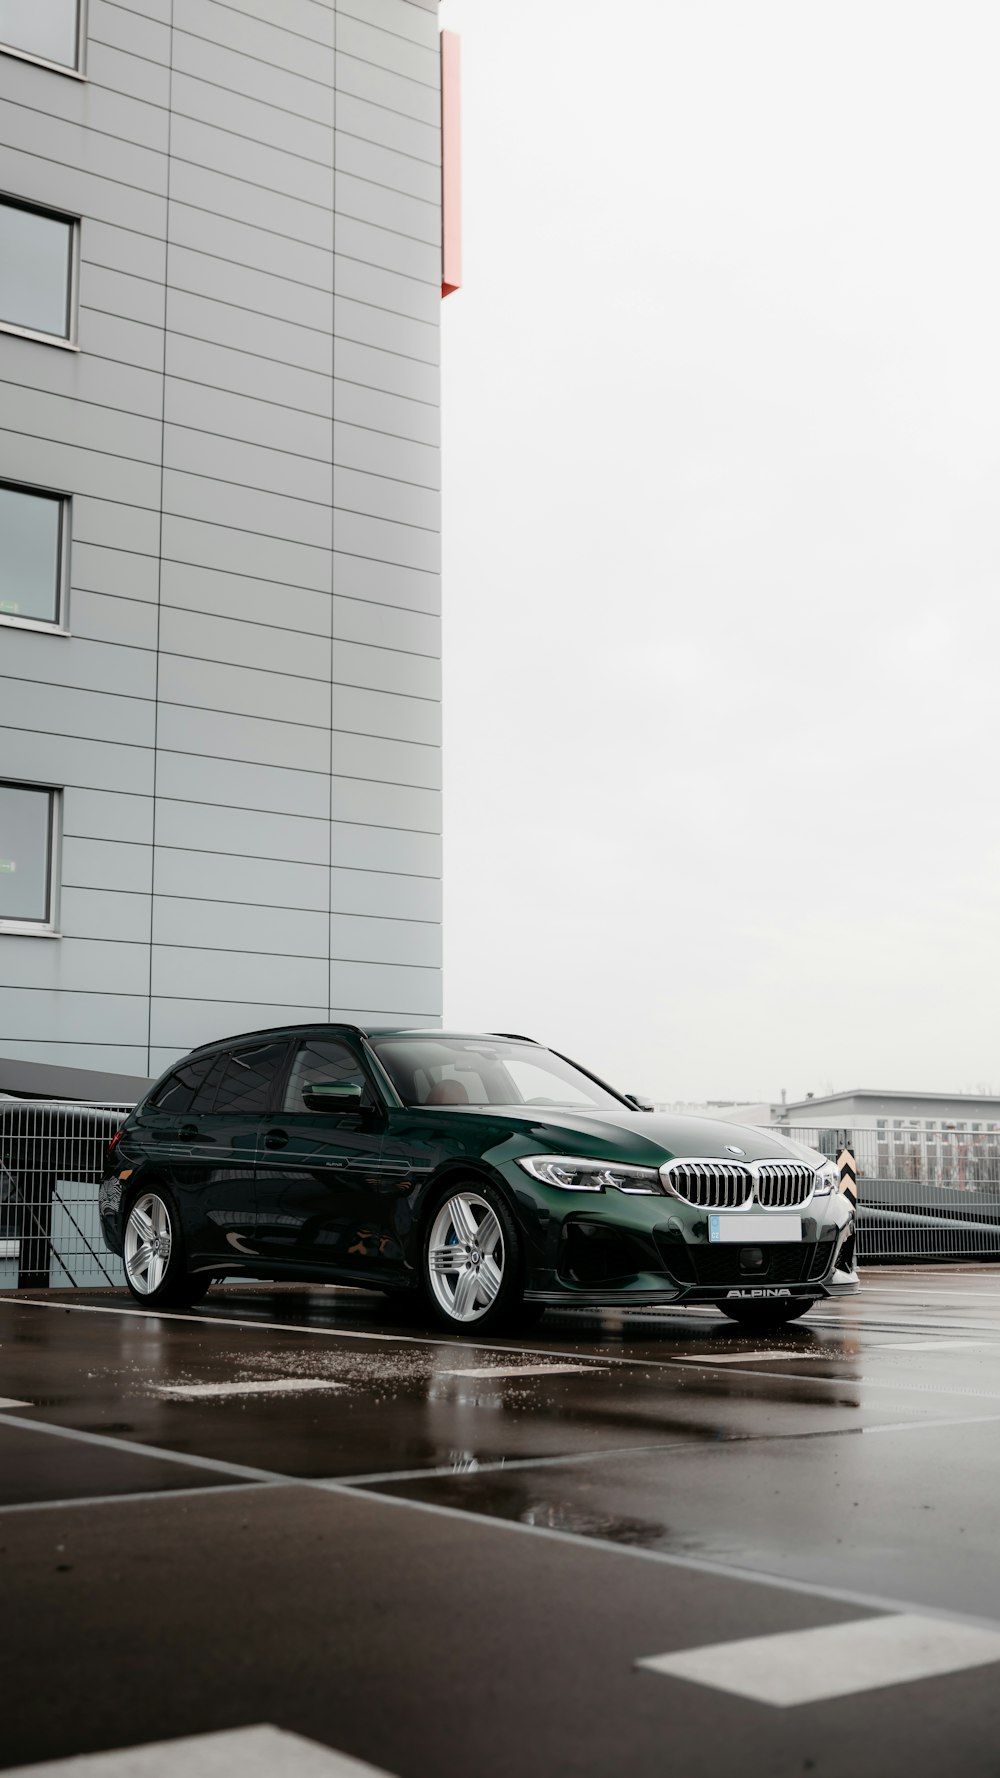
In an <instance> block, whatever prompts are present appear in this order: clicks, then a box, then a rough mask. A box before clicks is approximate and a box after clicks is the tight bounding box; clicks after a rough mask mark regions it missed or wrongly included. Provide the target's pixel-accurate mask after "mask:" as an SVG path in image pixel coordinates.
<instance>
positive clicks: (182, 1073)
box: [150, 1056, 218, 1112]
mask: <svg viewBox="0 0 1000 1778" xmlns="http://www.w3.org/2000/svg"><path fill="white" fill-rule="evenodd" d="M217 1059H218V1058H217V1057H216V1056H200V1057H198V1059H197V1060H196V1061H194V1062H184V1063H183V1064H182V1065H181V1067H180V1068H178V1069H177V1071H176V1073H175V1074H171V1075H170V1077H169V1079H168V1080H166V1081H164V1083H163V1085H162V1087H161V1088H160V1090H159V1092H158V1093H157V1095H156V1097H155V1099H152V1100H151V1101H150V1103H151V1105H152V1107H153V1109H154V1110H155V1111H171V1112H178V1111H190V1110H191V1107H192V1105H193V1104H194V1101H195V1095H196V1093H197V1091H198V1088H199V1087H200V1086H201V1085H202V1083H203V1082H204V1081H205V1079H206V1077H207V1075H208V1073H209V1070H210V1069H211V1067H212V1064H213V1063H214V1062H215V1061H217Z"/></svg>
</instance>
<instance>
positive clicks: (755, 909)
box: [442, 0, 1000, 1099]
mask: <svg viewBox="0 0 1000 1778" xmlns="http://www.w3.org/2000/svg"><path fill="white" fill-rule="evenodd" d="M442 23H443V24H445V25H447V26H450V27H451V28H453V29H456V30H458V31H460V33H461V35H462V45H463V87H464V98H463V108H464V114H463V127H464V144H463V176H464V188H465V191H464V248H465V254H464V257H465V266H464V276H465V286H464V289H463V290H462V291H461V292H459V293H458V294H456V295H454V296H451V297H449V298H448V300H447V302H446V303H445V306H444V311H443V351H444V386H443V403H444V440H445V469H444V477H445V480H444V486H445V505H444V531H445V557H444V560H445V583H444V586H445V591H444V599H445V785H446V803H445V828H446V851H445V875H446V882H445V888H446V900H445V940H446V949H445V1016H446V1019H447V1020H448V1022H449V1023H452V1024H455V1025H465V1026H471V1027H473V1028H476V1027H485V1028H488V1029H493V1030H495V1029H502V1030H514V1031H524V1032H527V1033H529V1034H531V1035H533V1036H537V1037H539V1038H543V1039H545V1040H547V1041H549V1042H551V1043H552V1044H554V1045H555V1046H556V1047H559V1048H562V1049H565V1050H566V1051H568V1052H569V1053H570V1054H575V1055H577V1056H578V1057H579V1058H580V1059H581V1060H584V1061H588V1062H589V1063H590V1065H591V1066H593V1067H595V1068H596V1069H598V1070H599V1071H602V1072H605V1073H606V1074H608V1075H609V1076H610V1077H611V1078H612V1079H613V1080H614V1081H615V1082H616V1083H617V1084H619V1085H620V1086H622V1087H624V1088H625V1089H626V1090H634V1091H638V1092H645V1093H649V1094H650V1095H651V1096H652V1097H654V1098H657V1099H673V1098H703V1097H722V1096H728V1095H733V1096H737V1097H739V1096H744V1095H745V1096H747V1097H756V1096H758V1095H760V1096H771V1095H777V1094H778V1092H779V1091H780V1089H781V1088H782V1087H785V1088H787V1090H788V1092H789V1094H790V1095H792V1096H798V1095H800V1094H803V1093H805V1092H806V1091H808V1090H811V1091H815V1092H821V1091H825V1090H829V1089H830V1088H841V1087H850V1086H855V1085H865V1086H876V1087H912V1088H928V1089H941V1090H945V1089H948V1090H957V1089H965V1090H969V1091H974V1090H976V1088H977V1087H981V1086H986V1085H993V1086H995V1087H1000V1050H998V1043H1000V1036H998V1026H1000V1020H998V1015H997V1003H998V961H1000V957H998V952H1000V937H998V919H997V886H998V882H1000V835H998V820H997V800H998V799H997V780H998V770H997V751H998V750H997V736H998V707H1000V648H998V642H1000V612H998V598H997V589H998V583H1000V526H998V522H997V506H998V492H1000V376H998V370H1000V245H998V242H1000V226H998V220H997V199H996V184H997V168H998V166H1000V108H998V106H997V103H996V71H997V66H998V52H1000V8H998V7H997V6H996V4H995V0H981V3H977V0H948V4H945V3H944V0H935V3H934V4H927V3H926V0H837V3H836V4H834V3H833V0H628V4H627V5H626V4H622V5H619V6H612V7H609V6H608V5H607V4H606V0H600V3H597V0H444V5H443V7H442Z"/></svg>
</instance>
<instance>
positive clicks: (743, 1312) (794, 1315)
mask: <svg viewBox="0 0 1000 1778" xmlns="http://www.w3.org/2000/svg"><path fill="white" fill-rule="evenodd" d="M813 1301H814V1299H813V1298H812V1297H811V1296H807V1297H804V1298H802V1297H800V1298H796V1297H789V1298H788V1299H787V1300H785V1301H783V1302H764V1303H740V1302H725V1303H716V1305H715V1306H716V1308H717V1309H718V1311H719V1313H720V1315H728V1316H729V1319H730V1321H739V1322H741V1323H742V1325H743V1326H744V1327H760V1328H768V1327H784V1325H785V1322H786V1321H797V1320H798V1318H799V1316H800V1315H804V1314H805V1313H806V1311H807V1310H809V1309H811V1308H812V1306H813Z"/></svg>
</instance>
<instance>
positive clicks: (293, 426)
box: [164, 377, 330, 469]
mask: <svg viewBox="0 0 1000 1778" xmlns="http://www.w3.org/2000/svg"><path fill="white" fill-rule="evenodd" d="M164 401H165V411H166V418H167V420H168V421H171V422H173V423H174V424H175V425H178V426H185V427H188V428H189V429H190V430H191V431H194V432H202V433H205V434H206V435H207V436H209V437H212V436H215V437H219V438H231V439H236V440H239V441H240V442H242V443H246V444H255V445H263V446H266V447H267V448H269V449H270V450H272V451H275V452H280V451H284V452H287V453H288V455H289V456H290V457H291V458H292V459H293V460H297V459H299V458H302V457H307V458H308V457H311V458H313V459H315V460H317V461H318V462H321V463H323V462H329V458H330V421H329V419H328V418H324V417H322V416H321V415H319V414H309V413H302V412H301V410H300V409H298V408H292V407H279V406H278V405H277V404H276V403H275V402H273V401H262V400H261V399H260V398H259V397H254V396H245V395H234V394H230V393H229V392H228V391H225V390H220V389H213V388H206V387H205V385H204V384H200V383H195V382H192V381H190V380H187V379H184V380H182V379H180V378H177V377H168V378H167V380H166V386H165V389H164ZM293 469H294V461H293Z"/></svg>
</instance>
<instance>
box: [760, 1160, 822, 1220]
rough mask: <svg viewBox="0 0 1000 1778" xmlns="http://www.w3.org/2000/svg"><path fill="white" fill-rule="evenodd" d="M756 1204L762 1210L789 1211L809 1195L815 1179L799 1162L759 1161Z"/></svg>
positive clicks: (811, 1171)
mask: <svg viewBox="0 0 1000 1778" xmlns="http://www.w3.org/2000/svg"><path fill="white" fill-rule="evenodd" d="M754 1172H755V1173H756V1175H757V1202H758V1204H760V1205H761V1207H762V1208H763V1209H764V1210H790V1209H792V1208H793V1206H795V1205H796V1204H804V1203H805V1201H806V1199H807V1198H808V1197H809V1196H810V1195H811V1193H812V1188H813V1179H814V1177H815V1175H814V1173H813V1170H812V1168H811V1167H808V1166H806V1165H805V1164H804V1163H803V1162H801V1161H759V1162H758V1163H757V1166H756V1167H755V1168H754Z"/></svg>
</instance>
